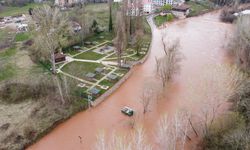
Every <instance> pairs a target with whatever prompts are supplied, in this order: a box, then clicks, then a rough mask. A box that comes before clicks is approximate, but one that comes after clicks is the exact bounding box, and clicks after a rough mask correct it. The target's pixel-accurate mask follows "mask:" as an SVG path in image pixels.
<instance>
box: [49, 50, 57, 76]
mask: <svg viewBox="0 0 250 150" xmlns="http://www.w3.org/2000/svg"><path fill="white" fill-rule="evenodd" d="M50 55H51V67H52V73H53V74H56V62H55V53H54V51H51V52H50Z"/></svg>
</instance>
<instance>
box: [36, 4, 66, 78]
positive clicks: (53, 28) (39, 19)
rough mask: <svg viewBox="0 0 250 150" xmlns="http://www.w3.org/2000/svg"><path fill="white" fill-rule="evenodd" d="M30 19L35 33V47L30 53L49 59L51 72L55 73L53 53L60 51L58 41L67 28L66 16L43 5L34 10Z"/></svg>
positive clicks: (55, 9) (38, 57)
mask: <svg viewBox="0 0 250 150" xmlns="http://www.w3.org/2000/svg"><path fill="white" fill-rule="evenodd" d="M32 20H33V22H32V27H33V29H34V33H35V35H36V38H34V45H35V46H36V49H32V50H33V51H32V53H33V54H34V53H36V55H38V56H37V59H44V60H50V62H51V64H52V72H53V73H56V67H55V56H54V54H55V52H56V51H60V48H61V47H60V45H61V43H60V42H61V40H62V38H63V37H64V33H65V32H67V31H68V30H69V24H68V17H67V15H65V14H62V13H61V12H60V10H59V9H58V8H51V7H50V6H47V5H44V6H43V7H41V8H37V9H35V10H34V12H33V15H32Z"/></svg>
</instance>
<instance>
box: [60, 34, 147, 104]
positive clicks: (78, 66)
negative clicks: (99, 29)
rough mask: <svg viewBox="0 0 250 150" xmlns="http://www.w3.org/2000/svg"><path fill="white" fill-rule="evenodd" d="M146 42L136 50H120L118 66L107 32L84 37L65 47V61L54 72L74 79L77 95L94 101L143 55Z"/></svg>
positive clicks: (115, 53) (130, 48)
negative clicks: (84, 39) (119, 64)
mask: <svg viewBox="0 0 250 150" xmlns="http://www.w3.org/2000/svg"><path fill="white" fill-rule="evenodd" d="M149 46H150V42H149V41H145V42H143V43H142V44H141V47H140V49H139V50H135V49H133V47H129V48H128V49H127V50H126V51H125V52H123V53H122V56H121V58H122V66H121V67H119V66H118V63H117V59H118V57H117V52H116V50H115V47H114V44H113V43H112V41H110V36H109V34H108V33H103V34H101V35H98V36H95V37H90V38H88V39H87V40H86V41H85V42H84V43H83V44H78V45H73V46H71V47H68V48H67V49H66V50H65V55H66V61H65V62H59V63H57V72H58V74H60V75H64V76H67V77H70V78H72V79H74V80H76V81H77V82H76V86H77V94H78V95H79V96H81V97H82V99H83V100H86V101H87V100H89V99H88V98H89V97H91V101H94V100H95V99H96V98H98V97H99V96H101V95H102V94H103V93H105V92H106V91H108V90H109V89H110V88H112V86H113V85H115V83H117V82H118V81H119V80H120V79H122V77H123V76H124V75H125V74H126V73H127V72H128V71H129V69H130V68H131V67H132V66H133V65H134V63H135V62H137V61H139V60H140V59H141V58H143V57H144V56H145V55H146V54H147V52H148V49H149Z"/></svg>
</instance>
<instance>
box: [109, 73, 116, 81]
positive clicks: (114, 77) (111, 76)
mask: <svg viewBox="0 0 250 150" xmlns="http://www.w3.org/2000/svg"><path fill="white" fill-rule="evenodd" d="M107 78H108V79H109V80H113V81H114V80H117V79H118V76H117V75H114V74H110V75H108V76H107Z"/></svg>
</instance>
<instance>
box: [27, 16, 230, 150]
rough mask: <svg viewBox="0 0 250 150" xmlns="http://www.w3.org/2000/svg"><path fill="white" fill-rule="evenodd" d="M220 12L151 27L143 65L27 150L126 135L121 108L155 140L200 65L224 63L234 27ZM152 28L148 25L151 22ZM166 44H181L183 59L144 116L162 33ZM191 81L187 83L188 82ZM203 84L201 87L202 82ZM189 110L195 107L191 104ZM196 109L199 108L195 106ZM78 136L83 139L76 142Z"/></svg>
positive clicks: (84, 145) (62, 149)
mask: <svg viewBox="0 0 250 150" xmlns="http://www.w3.org/2000/svg"><path fill="white" fill-rule="evenodd" d="M218 16H219V14H218V13H217V12H212V13H209V14H205V15H203V16H199V17H195V18H189V19H185V20H180V21H176V22H173V23H171V24H168V25H166V28H164V29H157V28H156V27H155V26H153V25H152V33H153V40H152V49H151V53H150V55H149V57H148V59H147V61H146V62H145V63H144V64H142V65H139V66H136V67H135V68H134V72H133V74H132V75H131V77H130V78H129V79H128V80H127V81H126V82H125V83H124V84H123V85H122V86H121V87H120V88H119V89H118V90H117V91H116V92H115V93H113V94H112V95H111V96H110V97H108V98H107V99H106V100H105V101H104V102H103V103H101V104H100V105H98V106H97V107H96V108H92V109H89V110H87V111H84V112H80V113H78V114H76V115H75V116H73V117H72V118H71V119H69V120H67V121H66V122H65V123H62V124H61V125H59V126H58V127H56V129H54V130H53V131H52V132H51V133H49V134H48V135H46V136H45V137H43V138H42V139H41V140H40V141H38V142H37V143H36V144H34V145H33V146H31V147H29V148H28V149H29V150H91V149H94V144H95V141H96V135H97V134H98V133H99V132H100V131H102V130H103V131H105V132H106V133H109V134H110V133H112V132H113V131H118V132H119V131H120V132H126V131H127V130H130V126H129V124H130V123H131V121H132V119H131V118H129V117H126V116H124V115H123V114H121V112H120V109H121V108H122V107H123V106H125V105H127V106H130V107H132V108H134V109H135V110H136V114H138V115H137V116H138V118H140V119H142V120H143V125H144V127H145V129H146V132H147V134H148V135H149V136H151V137H153V136H154V131H155V125H156V121H157V119H158V117H159V116H160V114H162V113H163V112H167V113H168V114H171V113H173V112H174V111H176V110H177V109H179V108H181V107H182V106H181V105H182V104H184V99H183V97H185V95H186V94H187V93H186V92H187V85H188V84H189V83H190V80H191V82H192V83H193V82H202V81H201V80H199V81H196V79H197V78H199V76H200V75H199V71H200V70H204V66H206V65H207V64H209V65H216V64H223V63H225V60H224V57H225V55H224V49H223V44H224V42H225V41H226V37H227V36H226V34H230V33H231V30H232V25H230V24H224V23H221V22H219V19H218ZM151 24H152V21H151ZM163 33H164V35H165V40H166V42H170V41H173V40H175V39H179V40H180V46H181V49H180V51H181V52H182V54H183V55H184V59H183V61H182V62H181V71H180V73H179V74H178V75H176V76H175V78H174V81H173V83H171V85H170V86H169V89H168V92H167V93H165V95H166V97H165V100H161V101H160V102H158V103H156V102H155V103H154V104H152V105H151V106H150V112H148V113H147V114H146V115H145V116H143V115H142V110H143V107H142V104H141V100H140V99H141V95H142V94H141V93H142V89H143V88H144V87H145V83H147V82H150V81H151V80H154V79H155V57H161V56H163V54H164V51H163V45H162V42H161V37H162V35H163ZM187 81H189V82H187ZM201 84H202V83H201ZM189 105H190V106H193V105H196V103H190V104H189ZM197 107H199V106H197ZM79 137H81V140H80V138H79Z"/></svg>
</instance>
